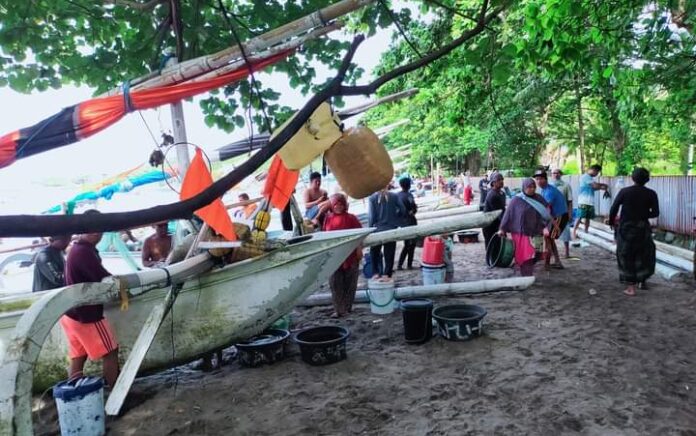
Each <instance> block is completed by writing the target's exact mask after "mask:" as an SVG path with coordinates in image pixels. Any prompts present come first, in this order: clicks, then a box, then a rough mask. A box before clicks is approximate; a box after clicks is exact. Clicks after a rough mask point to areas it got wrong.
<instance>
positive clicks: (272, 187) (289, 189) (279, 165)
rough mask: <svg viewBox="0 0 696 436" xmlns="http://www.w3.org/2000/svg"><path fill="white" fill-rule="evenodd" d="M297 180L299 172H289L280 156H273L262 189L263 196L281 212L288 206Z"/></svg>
mask: <svg viewBox="0 0 696 436" xmlns="http://www.w3.org/2000/svg"><path fill="white" fill-rule="evenodd" d="M299 178H300V172H299V171H294V170H289V169H288V168H287V167H286V166H285V164H284V163H283V160H282V159H281V158H280V156H278V155H275V157H274V158H273V162H271V168H270V169H269V170H268V177H266V184H265V185H264V187H263V196H264V197H266V199H267V200H268V201H269V202H270V203H271V204H272V205H273V207H275V208H277V209H280V210H283V209H285V206H287V205H288V201H290V196H291V195H292V193H293V191H294V190H295V186H296V185H297V180H298V179H299Z"/></svg>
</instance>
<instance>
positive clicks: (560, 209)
mask: <svg viewBox="0 0 696 436" xmlns="http://www.w3.org/2000/svg"><path fill="white" fill-rule="evenodd" d="M534 180H535V181H536V184H537V186H538V187H539V189H540V190H541V196H542V197H544V200H546V202H547V203H548V204H549V206H550V207H551V217H552V219H551V222H550V223H549V236H547V237H544V245H545V246H546V253H545V256H544V258H545V259H544V266H545V268H546V269H549V267H554V268H556V269H563V264H562V263H561V259H560V256H559V255H558V247H556V239H558V238H559V237H560V236H561V233H563V231H564V230H565V228H566V227H567V226H568V202H567V200H566V197H565V195H563V194H562V193H561V191H559V190H558V188H556V187H555V186H553V185H550V184H549V180H548V176H547V175H546V171H544V170H538V171H536V172H535V173H534ZM552 256H553V258H554V261H555V263H554V264H553V265H552V264H551V257H552Z"/></svg>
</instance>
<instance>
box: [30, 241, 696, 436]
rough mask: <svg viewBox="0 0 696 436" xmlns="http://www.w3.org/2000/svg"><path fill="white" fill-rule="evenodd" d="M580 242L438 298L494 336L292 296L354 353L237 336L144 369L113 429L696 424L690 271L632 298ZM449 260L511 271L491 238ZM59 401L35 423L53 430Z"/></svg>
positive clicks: (623, 430)
mask: <svg viewBox="0 0 696 436" xmlns="http://www.w3.org/2000/svg"><path fill="white" fill-rule="evenodd" d="M418 254H419V253H418V252H417V253H416V255H417V256H418ZM572 254H574V255H576V256H578V257H579V258H580V260H574V261H567V262H566V267H567V268H566V269H565V270H563V271H556V270H554V271H551V272H545V271H543V270H541V269H540V268H537V271H536V274H537V282H536V283H535V284H534V285H533V286H532V287H531V288H530V289H529V290H527V291H524V292H502V293H496V294H489V295H485V296H478V297H476V298H443V299H436V300H435V304H436V305H441V304H447V303H452V302H467V303H475V304H480V305H482V306H484V307H485V308H486V309H487V310H488V315H487V317H486V318H485V329H486V330H485V334H484V336H482V337H480V338H477V339H474V340H471V341H467V342H450V341H446V340H444V339H442V338H440V337H434V338H433V339H432V340H431V341H429V342H427V343H426V344H423V345H407V344H405V343H404V339H403V325H402V319H401V314H400V313H399V312H394V313H393V314H390V315H386V316H378V315H373V314H371V313H370V310H369V306H367V305H357V306H356V308H355V311H354V313H353V314H352V315H351V316H350V317H348V318H345V319H342V320H333V319H330V318H329V315H330V313H331V311H332V310H331V308H330V307H315V308H304V309H296V310H295V311H294V313H293V326H292V328H293V329H297V328H302V327H305V326H309V325H319V324H341V325H344V326H346V327H348V328H349V329H350V330H351V332H352V336H351V337H350V339H349V342H348V359H347V360H345V361H342V362H339V363H337V364H333V365H329V366H324V367H312V366H309V365H307V364H305V363H304V362H303V361H302V360H301V358H300V355H299V350H298V348H297V346H296V345H294V344H291V345H289V346H288V349H287V350H288V355H287V358H286V359H285V360H284V361H282V362H279V363H276V364H274V365H270V366H264V367H261V368H251V369H247V368H242V367H240V366H239V364H238V362H237V361H236V360H235V359H234V350H233V349H229V350H227V351H226V354H225V355H226V359H225V364H224V365H223V366H222V367H221V368H220V369H218V370H215V371H213V372H209V373H204V372H200V371H195V370H193V369H192V368H191V367H190V366H186V367H180V368H178V369H176V370H170V371H167V372H165V373H162V374H158V375H156V376H151V377H144V378H141V379H138V380H137V381H136V383H135V385H134V388H133V390H132V392H131V395H130V396H129V399H128V400H127V403H126V406H125V409H126V411H125V413H124V414H123V416H121V417H119V418H116V419H113V420H110V421H109V422H108V431H109V433H110V434H118V435H169V434H185V435H190V434H231V435H274V434H283V435H315V434H316V435H337V434H369V435H382V434H384V435H391V434H399V435H481V434H485V435H498V434H499V435H522V434H524V435H526V434H529V435H561V434H569V435H571V434H573V435H574V434H579V435H696V375H694V374H695V372H694V362H695V361H696V339H694V337H695V334H696V316H694V314H695V313H696V312H695V309H696V293H695V292H694V289H695V287H694V283H693V281H689V280H683V281H678V282H676V283H670V282H666V281H664V280H662V279H661V278H659V277H657V276H655V277H654V278H653V279H652V280H651V283H650V285H651V287H650V289H649V290H647V291H639V295H638V296H637V297H635V298H629V297H626V296H624V295H623V294H622V293H621V289H622V287H621V285H620V284H619V283H618V273H617V270H616V263H615V260H614V258H613V256H612V255H611V254H609V253H607V252H605V251H601V250H600V249H598V248H594V247H585V248H577V249H574V250H573V253H572ZM417 258H418V257H417ZM454 259H455V262H456V272H455V281H466V280H477V279H481V278H495V277H508V276H512V275H514V271H513V270H511V269H495V270H490V269H488V268H487V267H485V266H484V264H483V261H482V259H483V244H482V243H478V244H455V251H454ZM396 280H397V282H398V284H420V272H419V271H418V270H414V271H398V272H397V274H396ZM361 288H363V289H364V286H361ZM590 289H595V290H596V291H597V292H596V294H595V295H591V294H590V292H589V290H590ZM49 409H50V410H46V411H44V412H43V414H42V421H43V423H40V424H37V428H36V429H37V432H38V433H39V434H55V433H56V431H57V424H56V418H55V412H54V411H53V410H52V408H49ZM36 418H37V417H36V416H35V422H36V421H37V419H36Z"/></svg>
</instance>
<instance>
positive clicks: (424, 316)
mask: <svg viewBox="0 0 696 436" xmlns="http://www.w3.org/2000/svg"><path fill="white" fill-rule="evenodd" d="M401 314H402V315H403V317H404V336H405V337H406V343H408V344H423V343H425V342H428V341H429V340H430V338H432V337H433V302H432V301H431V300H428V299H427V298H414V299H412V300H404V301H402V302H401Z"/></svg>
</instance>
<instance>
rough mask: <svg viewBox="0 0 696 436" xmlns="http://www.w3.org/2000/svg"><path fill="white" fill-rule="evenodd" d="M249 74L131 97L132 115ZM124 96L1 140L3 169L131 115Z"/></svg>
mask: <svg viewBox="0 0 696 436" xmlns="http://www.w3.org/2000/svg"><path fill="white" fill-rule="evenodd" d="M293 51H294V50H288V51H284V52H281V53H278V54H276V55H274V56H270V57H268V58H265V59H263V60H260V61H258V62H256V63H253V64H252V65H251V69H252V70H253V71H259V70H262V69H264V68H266V67H268V66H270V65H273V64H274V63H276V62H278V61H280V60H282V59H285V58H286V57H287V56H288V55H289V54H290V53H292V52H293ZM248 74H249V67H248V66H243V67H240V68H239V69H237V70H234V71H230V72H229V73H226V74H223V75H221V76H218V77H215V78H212V79H208V80H201V81H199V82H193V83H181V84H177V85H169V86H164V87H161V88H154V89H146V90H142V91H133V92H131V93H129V98H130V111H134V110H140V109H151V108H155V107H158V106H162V105H165V104H170V103H174V102H177V101H179V100H183V99H185V98H189V97H193V96H194V95H197V94H201V93H203V92H206V91H210V90H211V89H215V88H219V87H221V86H224V85H227V84H229V83H232V82H236V81H238V80H240V79H242V78H244V77H246V76H247V75H248ZM128 109H129V108H127V107H126V101H125V96H124V95H114V96H110V97H99V98H94V99H92V100H88V101H85V102H82V103H80V104H77V105H75V106H70V107H67V108H65V109H63V110H62V111H60V112H58V113H57V114H55V115H53V116H51V117H50V118H47V119H45V120H43V121H41V122H39V123H37V124H35V125H33V126H31V127H27V128H24V129H20V130H16V131H14V132H11V133H9V134H7V135H5V136H2V137H0V168H2V167H5V166H8V165H10V164H12V163H13V162H14V161H15V160H17V159H22V158H25V157H27V156H31V155H33V154H38V153H43V152H45V151H48V150H51V149H54V148H58V147H62V146H64V145H68V144H72V143H74V142H77V141H80V140H81V139H84V138H87V137H89V136H91V135H94V134H95V133H97V132H99V131H101V130H104V129H105V128H107V127H109V126H110V125H112V124H114V123H116V122H117V121H118V120H120V119H121V118H122V117H123V116H124V115H125V114H127V113H128V112H129V110H128Z"/></svg>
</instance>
